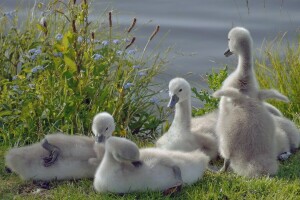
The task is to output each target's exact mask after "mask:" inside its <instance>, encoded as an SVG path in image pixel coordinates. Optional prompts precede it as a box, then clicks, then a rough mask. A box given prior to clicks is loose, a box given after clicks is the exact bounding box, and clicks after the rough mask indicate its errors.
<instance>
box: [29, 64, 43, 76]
mask: <svg viewBox="0 0 300 200" xmlns="http://www.w3.org/2000/svg"><path fill="white" fill-rule="evenodd" d="M42 70H44V67H43V66H41V65H38V66H36V67H34V68H32V69H31V72H32V73H33V74H34V73H37V72H39V71H42Z"/></svg>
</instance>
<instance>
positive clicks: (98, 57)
mask: <svg viewBox="0 0 300 200" xmlns="http://www.w3.org/2000/svg"><path fill="white" fill-rule="evenodd" d="M92 58H93V59H94V60H99V59H102V58H103V56H102V55H100V54H97V53H96V54H94V55H93V56H92Z"/></svg>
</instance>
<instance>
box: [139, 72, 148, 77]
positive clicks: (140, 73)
mask: <svg viewBox="0 0 300 200" xmlns="http://www.w3.org/2000/svg"><path fill="white" fill-rule="evenodd" d="M138 75H139V76H146V75H147V73H146V72H139V73H138Z"/></svg>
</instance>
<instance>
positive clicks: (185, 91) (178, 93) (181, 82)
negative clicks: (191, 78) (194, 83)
mask: <svg viewBox="0 0 300 200" xmlns="http://www.w3.org/2000/svg"><path fill="white" fill-rule="evenodd" d="M169 96H170V102H169V104H168V107H169V108H174V106H175V105H176V103H181V102H183V101H185V100H187V99H188V98H190V97H191V87H190V84H189V83H188V82H187V81H186V80H185V79H183V78H174V79H172V80H171V81H170V83H169Z"/></svg>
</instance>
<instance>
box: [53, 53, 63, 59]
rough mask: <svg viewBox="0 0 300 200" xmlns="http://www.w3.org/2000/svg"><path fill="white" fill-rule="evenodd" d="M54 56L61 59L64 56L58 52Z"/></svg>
mask: <svg viewBox="0 0 300 200" xmlns="http://www.w3.org/2000/svg"><path fill="white" fill-rule="evenodd" d="M53 55H54V57H60V58H61V57H62V56H63V54H62V52H57V53H54V54H53Z"/></svg>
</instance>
